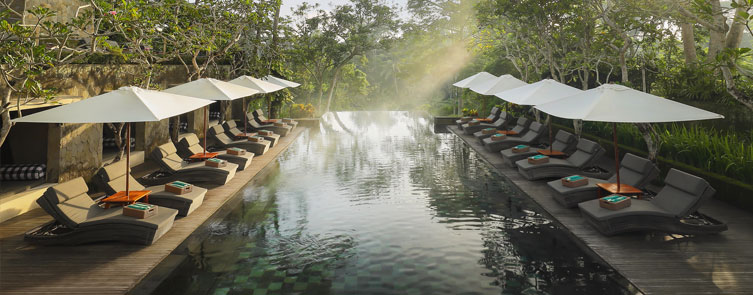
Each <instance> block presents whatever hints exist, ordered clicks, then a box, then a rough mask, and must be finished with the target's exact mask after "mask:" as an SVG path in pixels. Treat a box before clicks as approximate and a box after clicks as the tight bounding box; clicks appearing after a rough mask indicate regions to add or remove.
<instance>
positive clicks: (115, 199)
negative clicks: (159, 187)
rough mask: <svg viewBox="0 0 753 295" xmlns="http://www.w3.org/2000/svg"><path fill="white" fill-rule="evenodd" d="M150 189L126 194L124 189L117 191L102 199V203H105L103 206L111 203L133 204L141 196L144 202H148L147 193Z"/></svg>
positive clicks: (149, 192)
mask: <svg viewBox="0 0 753 295" xmlns="http://www.w3.org/2000/svg"><path fill="white" fill-rule="evenodd" d="M151 193H152V191H130V192H128V195H127V196H126V194H125V191H119V192H117V193H115V194H114V195H111V196H109V197H106V198H104V199H102V201H101V202H102V203H104V204H105V208H110V206H112V205H128V204H133V203H135V202H137V201H139V200H141V199H142V198H143V199H144V202H146V203H149V194H151Z"/></svg>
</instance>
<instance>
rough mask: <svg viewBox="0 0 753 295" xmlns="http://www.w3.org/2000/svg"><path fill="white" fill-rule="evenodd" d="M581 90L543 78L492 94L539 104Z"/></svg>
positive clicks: (510, 99)
mask: <svg viewBox="0 0 753 295" xmlns="http://www.w3.org/2000/svg"><path fill="white" fill-rule="evenodd" d="M581 92H583V91H582V90H580V89H578V88H575V87H571V86H569V85H565V84H562V83H560V82H557V81H554V80H552V79H544V80H541V81H539V82H536V83H531V84H528V85H524V86H520V87H518V88H513V89H510V90H506V91H502V92H499V93H495V94H494V96H496V97H499V98H501V99H504V100H506V101H508V102H511V103H514V104H519V105H540V104H545V103H548V102H551V101H555V100H558V99H561V98H564V97H567V96H570V95H574V94H578V93H581Z"/></svg>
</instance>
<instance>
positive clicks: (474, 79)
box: [452, 72, 497, 88]
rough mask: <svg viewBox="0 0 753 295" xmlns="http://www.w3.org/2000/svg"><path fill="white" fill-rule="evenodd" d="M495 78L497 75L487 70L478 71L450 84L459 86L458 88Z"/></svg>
mask: <svg viewBox="0 0 753 295" xmlns="http://www.w3.org/2000/svg"><path fill="white" fill-rule="evenodd" d="M496 78H497V76H494V75H492V74H489V73H487V72H479V73H477V74H475V75H473V76H470V77H468V78H465V79H463V80H460V81H458V82H455V84H452V86H455V87H460V88H468V87H471V85H473V84H479V83H483V82H486V81H488V80H491V79H496Z"/></svg>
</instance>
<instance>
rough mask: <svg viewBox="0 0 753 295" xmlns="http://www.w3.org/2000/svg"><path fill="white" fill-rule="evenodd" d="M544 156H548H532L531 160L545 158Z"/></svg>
mask: <svg viewBox="0 0 753 295" xmlns="http://www.w3.org/2000/svg"><path fill="white" fill-rule="evenodd" d="M543 158H546V156H544V155H535V156H531V160H539V159H543Z"/></svg>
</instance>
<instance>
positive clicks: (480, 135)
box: [473, 117, 531, 144]
mask: <svg viewBox="0 0 753 295" xmlns="http://www.w3.org/2000/svg"><path fill="white" fill-rule="evenodd" d="M528 126H531V120H529V119H528V118H526V117H520V118H518V120H517V121H516V122H515V126H514V127H512V129H510V131H514V132H515V133H517V134H518V135H510V136H519V135H520V134H523V133H524V132H526V131H528ZM497 129H500V128H497ZM492 135H493V134H484V131H483V130H481V131H477V132H475V133H473V137H475V138H476V139H478V140H479V141H480V142H481V143H482V144H483V143H484V139H486V138H489V137H491V136H492Z"/></svg>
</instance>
